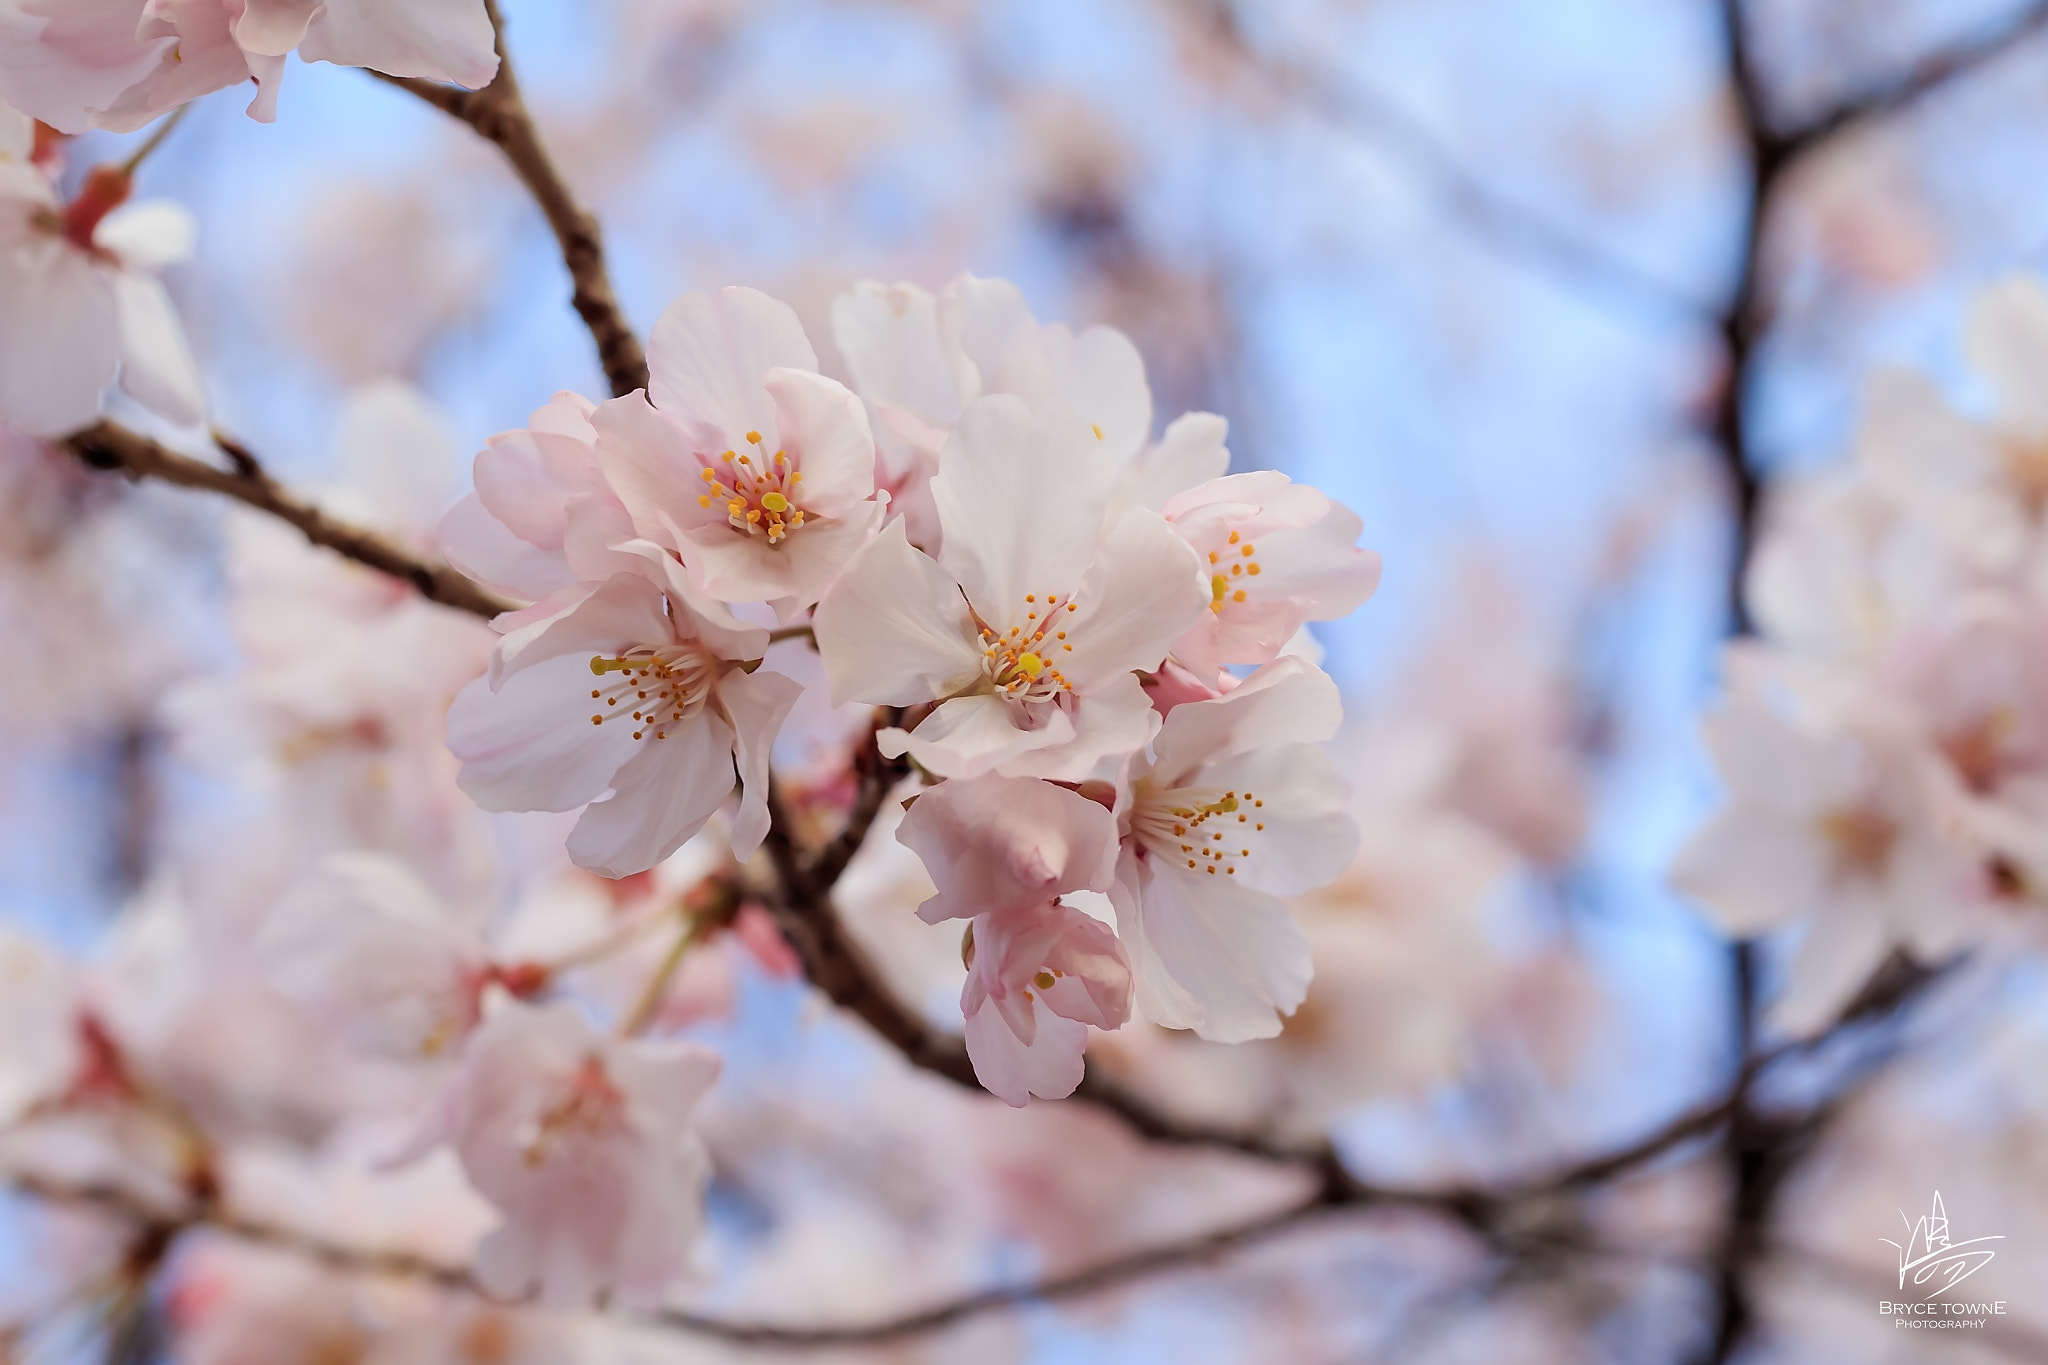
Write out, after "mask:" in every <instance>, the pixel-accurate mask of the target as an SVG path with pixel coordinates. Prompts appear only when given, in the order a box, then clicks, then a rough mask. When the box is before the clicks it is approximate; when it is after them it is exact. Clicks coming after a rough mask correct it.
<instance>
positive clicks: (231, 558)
mask: <svg viewBox="0 0 2048 1365" xmlns="http://www.w3.org/2000/svg"><path fill="white" fill-rule="evenodd" d="M338 444H339V447H340V454H341V457H342V463H343V465H344V469H345V478H344V480H343V481H342V482H341V483H340V484H339V485H338V486H335V487H332V488H328V489H323V490H321V495H320V496H321V502H322V504H323V506H326V507H328V508H330V509H332V510H333V511H335V512H336V513H337V514H338V515H343V516H347V517H349V518H351V519H354V520H357V521H361V522H365V523H368V524H370V525H374V526H376V527H378V528H379V529H382V530H385V531H387V532H388V533H389V534H392V535H393V536H395V537H396V538H397V539H399V540H400V541H401V542H402V543H405V544H408V545H411V546H414V547H417V548H421V549H424V548H426V546H427V545H428V544H429V543H430V536H431V529H432V527H433V524H434V520H435V518H436V517H438V516H439V515H440V513H441V511H442V509H443V508H444V507H445V506H446V498H447V485H448V482H449V478H450V475H451V473H452V462H453V450H452V447H451V444H450V442H449V440H448V437H447V435H446V433H445V432H444V431H443V430H442V429H441V427H440V423H439V419H438V417H437V416H436V415H435V413H434V411H433V409H432V408H431V407H430V406H429V405H428V404H427V402H426V400H425V399H424V398H423V397H422V396H421V395H420V394H418V393H417V392H416V391H415V390H413V389H412V388H410V386H407V385H403V384H397V383H387V384H378V385H370V386H366V387H364V388H362V389H359V390H357V391H356V392H354V393H353V394H351V395H350V397H349V400H348V402H347V404H346V405H345V406H344V409H343V413H342V420H341V428H340V433H339V441H338ZM227 530H228V573H229V580H230V585H231V590H232V594H233V600H232V607H231V610H232V618H233V624H234V627H235V633H236V637H237V643H238V644H239V645H240V647H241V654H242V667H241V668H240V669H239V670H238V671H237V672H235V673H233V674H228V675H224V676H220V677H216V678H208V679H202V680H197V681H194V682H193V683H190V684H188V685H186V686H184V687H182V688H180V689H178V690H177V691H176V692H174V693H173V694H172V695H171V697H170V698H169V699H168V701H167V705H166V708H165V709H166V712H167V715H168V717H169V720H170V723H171V727H172V730H173V733H174V736H175V738H176V742H177V744H178V746H179V748H180V749H181V750H182V751H183V752H184V753H185V754H186V755H188V756H189V757H191V758H193V759H195V760H197V761H198V762H200V763H201V764H202V765H204V766H206V767H208V768H211V769H214V770H216V771H225V772H228V773H231V774H233V775H234V776H236V777H237V778H238V779H240V780H241V781H242V782H243V783H245V784H246V785H247V786H249V787H251V788H260V789H263V790H264V795H265V806H266V809H267V810H268V811H269V812H270V813H271V815H272V817H273V818H272V819H271V820H270V821H269V822H268V823H267V827H266V830H265V837H264V838H263V839H262V840H261V841H260V847H259V849H258V850H257V851H255V852H253V853H250V852H246V851H245V852H244V853H243V856H238V857H236V858H234V859H217V860H215V861H216V863H217V864H218V865H219V866H220V867H221V868H222V869H227V868H234V869H238V870H244V871H249V872H253V871H255V870H256V868H257V866H258V865H259V864H261V863H263V862H265V861H268V862H269V863H270V864H272V866H270V867H269V868H267V869H264V875H263V876H261V877H259V878H258V880H260V881H264V882H265V883H266V884H265V885H262V886H259V887H255V888H252V895H251V897H250V906H251V909H252V911H254V912H256V913H266V914H267V913H268V911H269V910H270V908H271V906H272V904H274V898H275V896H276V895H277V894H278V892H280V891H282V889H283V887H284V886H285V885H286V884H288V883H289V882H291V881H294V880H296V879H297V878H298V877H299V876H300V875H302V874H303V873H304V871H305V869H306V868H307V867H308V866H310V865H311V863H313V862H314V861H317V860H318V859H319V858H320V857H322V856H324V855H325V854H327V853H330V852H335V851H339V850H345V849H371V850H378V851H382V852H386V853H390V854H393V855H395V856H397V857H399V858H401V859H403V860H404V861H405V862H406V863H407V865H408V866H410V867H411V868H412V869H413V870H414V871H415V872H416V873H417V874H419V875H420V876H421V877H422V878H423V879H424V880H425V881H426V882H427V884H428V885H430V886H432V887H433V888H434V889H435V891H436V892H438V893H439V894H441V895H442V896H444V897H447V898H449V899H451V900H454V901H457V902H463V901H467V900H469V899H470V898H473V897H475V896H479V895H484V894H488V892H489V890H490V889H491V884H492V883H493V882H494V880H495V877H496V875H497V872H496V866H495V861H494V860H493V859H492V857H491V854H490V851H489V848H488V846H487V839H486V835H485V832H484V830H483V828H482V821H481V817H480V816H479V814H478V812H477V810H476V807H475V805H474V804H473V803H472V802H471V801H470V800H469V798H467V797H466V796H464V795H463V793H462V791H461V789H460V788H459V787H457V786H456V783H455V775H456V767H457V765H456V763H455V760H454V759H453V758H451V757H450V755H449V754H448V752H447V749H446V748H445V746H444V745H443V743H442V736H443V732H444V729H445V725H446V714H447V709H448V704H449V701H450V700H451V699H452V698H453V697H454V696H455V694H456V692H457V691H458V690H459V689H460V688H461V687H462V685H463V684H464V683H466V682H467V681H469V680H470V679H472V678H474V677H476V676H477V674H478V673H480V672H481V671H483V669H484V667H485V665H486V662H487V660H488V659H489V657H490V649H491V642H492V639H493V636H492V634H491V631H490V629H489V627H487V626H485V625H484V624H483V623H482V622H480V621H477V620H475V619H474V618H472V617H470V616H468V615H467V614H466V613H460V612H454V611H450V610H448V609H447V608H446V607H443V606H440V605H438V604H436V603H433V602H429V601H427V600H426V599H425V598H423V597H421V596H420V595H419V594H418V593H417V592H415V591H413V590H412V589H411V588H409V587H407V586H406V585H404V584H403V583H400V582H398V581H397V580H395V579H392V578H390V577H388V576H387V575H384V574H380V573H377V572H376V571H374V570H371V569H367V568H364V567H363V566H361V565H359V564H356V563H353V562H352V561H349V560H346V559H343V558H342V557H341V556H340V555H337V554H335V553H334V552H332V551H330V550H326V549H322V548H320V547H318V546H313V545H308V544H307V543H306V540H305V537H303V536H302V535H300V534H299V533H298V532H297V531H296V530H294V529H292V528H291V527H288V526H285V525H282V524H281V523H278V522H276V521H274V520H272V519H270V518H266V517H259V516H255V515H253V514H252V515H248V516H237V517H234V518H232V519H231V520H230V521H229V522H228V526H227ZM250 927H251V929H253V927H254V926H253V925H252V926H250Z"/></svg>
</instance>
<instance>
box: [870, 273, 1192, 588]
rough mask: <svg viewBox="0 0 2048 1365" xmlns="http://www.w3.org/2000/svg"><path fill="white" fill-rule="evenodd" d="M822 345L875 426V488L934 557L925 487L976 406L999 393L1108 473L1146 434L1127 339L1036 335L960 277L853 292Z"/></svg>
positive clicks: (1139, 367) (995, 298)
mask: <svg viewBox="0 0 2048 1365" xmlns="http://www.w3.org/2000/svg"><path fill="white" fill-rule="evenodd" d="M832 337H833V340H834V341H835V342H837V343H838V346H839V351H840V354H841V355H842V356H844V357H845V359H846V367H847V370H848V371H849V372H850V373H851V374H852V376H853V385H854V389H855V391H856V392H858V393H859V394H860V396H861V397H862V398H863V399H865V400H866V401H867V404H868V406H869V409H870V410H871V411H872V412H873V413H874V416H875V430H876V448H877V451H878V453H879V455H880V457H881V467H882V473H881V476H880V477H879V479H878V480H877V482H879V483H880V484H881V485H882V486H883V487H884V488H886V489H887V490H888V491H889V494H890V497H891V505H892V506H893V507H894V508H895V509H896V510H897V511H899V512H900V513H901V514H902V515H903V516H904V518H905V520H906V522H907V523H908V525H907V527H906V529H907V532H908V534H909V538H910V543H911V544H913V545H915V546H917V547H918V548H920V549H922V550H925V551H926V552H928V553H933V554H936V553H937V552H938V549H939V544H940V537H941V534H942V532H941V527H940V524H939V517H938V509H937V507H936V506H935V505H934V504H933V502H932V497H931V480H932V476H933V475H934V474H936V473H937V472H938V469H939V454H940V450H941V448H942V447H943V446H944V445H945V442H946V436H947V435H948V433H950V432H951V431H952V429H953V428H954V427H955V426H957V425H959V422H960V416H961V414H962V413H963V412H965V411H966V409H967V406H968V404H970V403H972V402H973V401H974V400H975V399H977V398H980V397H983V396H985V395H987V394H992V393H1007V394H1011V395H1014V396H1016V397H1018V398H1021V399H1023V400H1024V402H1025V403H1026V404H1027V405H1029V406H1030V407H1031V408H1032V409H1034V410H1038V409H1041V408H1044V409H1049V410H1053V411H1057V412H1060V413H1062V414H1065V415H1067V416H1070V417H1072V418H1075V419H1078V420H1079V421H1080V422H1081V423H1082V424H1084V425H1087V426H1090V427H1092V428H1093V429H1094V430H1095V432H1096V433H1097V435H1098V436H1099V438H1100V439H1101V441H1102V448H1101V451H1100V456H1101V458H1102V459H1104V460H1106V461H1108V462H1109V463H1110V464H1112V465H1114V466H1117V467H1121V466H1123V465H1125V464H1127V463H1129V462H1130V461H1131V459H1132V458H1133V457H1134V456H1135V455H1136V454H1137V452H1138V450H1139V447H1140V446H1141V445H1142V444H1143V443H1144V441H1145V438H1146V437H1147V436H1148V435H1150V433H1151V426H1152V393H1151V390H1150V389H1149V388H1148V387H1147V386H1146V383H1145V362H1144V361H1143V360H1142V359H1141V358H1140V357H1139V355H1138V351H1137V348H1136V347H1134V346H1133V345H1131V342H1130V338H1128V337H1126V336H1125V335H1124V334H1123V333H1121V332H1119V331H1116V330H1115V329H1114V328H1109V327H1091V328H1089V329H1087V330H1086V331H1084V332H1082V333H1081V334H1080V335H1079V336H1076V335H1074V333H1073V332H1072V331H1071V330H1069V329H1068V328H1066V327H1065V326H1062V325H1060V324H1058V323H1040V322H1038V321H1037V320H1036V319H1035V318H1033V317H1032V315H1031V310H1030V308H1029V306H1028V305H1026V303H1025V302H1024V296H1023V294H1022V293H1021V292H1019V290H1018V289H1017V286H1015V285H1014V284H1011V283H1010V282H1009V281H1008V280H995V279H977V278H976V277H975V276H973V275H961V276H959V277H958V278H957V279H954V280H953V281H951V282H950V283H948V284H947V285H946V286H945V288H943V289H941V290H940V291H939V293H938V294H937V295H933V294H931V293H930V292H929V291H927V290H925V289H923V288H921V287H919V286H917V285H915V284H895V285H886V284H883V283H881V282H880V281H877V280H862V281H861V282H860V283H858V284H856V285H855V286H854V287H853V289H852V290H851V291H850V292H848V293H845V294H841V295H840V296H839V297H838V298H837V299H835V300H834V301H833V304H832ZM1211 420H1212V421H1215V422H1218V423H1220V421H1221V419H1220V418H1216V419H1211ZM1190 430H1192V428H1190ZM1216 444H1217V446H1218V447H1219V448H1220V445H1221V439H1220V434H1219V436H1218V438H1217V442H1216ZM1227 459H1228V457H1227V456H1225V460H1226V461H1227ZM1213 472H1214V473H1216V474H1221V473H1222V472H1223V470H1222V468H1221V467H1217V468H1215V469H1214V471H1213ZM1175 491H1178V490H1175Z"/></svg>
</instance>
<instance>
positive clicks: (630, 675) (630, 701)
mask: <svg viewBox="0 0 2048 1365" xmlns="http://www.w3.org/2000/svg"><path fill="white" fill-rule="evenodd" d="M725 667H726V661H725V660H723V659H721V658H719V657H718V656H717V655H715V654H710V653H707V652H705V651H704V650H703V649H702V648H700V647H699V646H698V645H697V644H696V643H695V642H694V641H688V640H686V641H683V642H682V643H680V644H673V645H662V646H661V647H659V648H656V647H654V646H652V645H640V646H638V647H636V648H634V649H629V650H626V651H625V652H623V653H621V654H619V655H618V656H617V657H616V658H606V657H605V656H603V655H602V654H600V655H597V656H596V657H594V658H592V659H591V661H590V671H591V672H592V673H595V674H596V675H597V676H598V677H600V678H606V679H610V681H608V682H607V683H606V684H605V685H604V686H602V687H593V688H591V689H590V698H591V700H592V701H601V702H603V704H604V708H605V709H604V710H602V711H598V712H595V713H593V714H592V715H591V717H590V723H591V724H592V725H605V724H608V723H610V722H612V721H616V720H620V719H621V718H626V719H630V720H631V722H632V724H633V738H635V739H645V738H647V737H648V736H649V735H652V736H653V737H654V738H655V739H667V738H668V727H669V726H671V725H680V724H682V723H683V721H685V720H687V719H688V718H689V717H690V716H691V714H692V713H694V712H696V711H697V710H699V709H701V708H702V707H703V705H704V702H705V699H706V698H708V697H709V696H710V695H711V689H712V687H713V686H714V685H715V684H716V683H717V682H718V679H719V676H720V675H721V674H722V673H724V671H725ZM613 674H617V675H618V676H617V677H616V678H613V677H612V675H613ZM621 705H624V706H625V708H626V709H625V710H623V711H621V710H619V707H620V706H621Z"/></svg>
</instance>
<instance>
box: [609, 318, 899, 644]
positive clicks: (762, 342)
mask: <svg viewBox="0 0 2048 1365" xmlns="http://www.w3.org/2000/svg"><path fill="white" fill-rule="evenodd" d="M647 365H648V370H649V372H650V374H651V376H652V378H651V379H650V381H649V383H648V387H647V393H646V397H645V398H644V399H643V398H640V397H635V396H628V397H626V398H622V399H617V400H614V401H612V402H610V403H607V404H605V405H604V406H603V407H602V408H600V409H598V411H597V413H596V414H595V417H594V419H593V420H594V422H595V425H596V428H597V433H598V440H597V455H598V462H599V465H600V467H601V468H602V469H603V471H604V475H605V478H606V479H607V480H608V481H609V483H610V484H611V487H612V488H613V490H614V491H615V492H616V493H617V495H618V497H619V499H620V500H621V501H622V502H623V503H624V505H625V507H626V510H627V512H628V513H629V514H630V515H631V518H632V522H633V525H634V527H635V528H636V529H637V530H638V532H639V534H640V535H641V536H643V537H645V538H646V539H647V540H649V541H651V542H653V543H655V544H657V545H660V546H661V547H663V548H664V549H666V550H668V551H671V552H673V553H674V554H675V555H677V556H678V557H679V558H680V559H681V561H682V563H683V564H684V565H685V566H687V567H688V569H689V570H690V573H691V575H692V576H693V578H694V579H695V580H696V581H697V582H699V583H701V584H702V585H703V588H704V590H705V591H706V592H708V593H709V594H710V595H712V596H713V597H716V598H718V599H720V600H722V601H726V602H769V603H772V604H774V605H775V607H776V610H777V612H778V613H779V614H780V615H781V616H782V617H783V619H785V620H790V619H794V617H795V616H796V615H797V614H798V613H799V612H800V611H801V610H802V609H803V608H804V607H807V606H809V605H811V604H812V603H813V602H815V601H817V600H818V596H819V594H820V593H822V592H823V591H824V590H825V587H826V585H827V584H829V583H830V582H831V581H832V578H833V576H834V575H836V574H837V573H838V572H839V570H840V568H841V567H842V566H843V565H844V564H845V563H846V561H847V559H848V557H849V556H851V555H852V554H853V552H854V551H855V550H857V549H858V548H859V547H860V545H861V543H862V542H863V541H864V540H866V539H867V537H868V534H869V533H870V531H872V530H873V528H874V526H875V523H876V522H877V520H878V519H879V518H880V516H881V513H882V507H881V504H880V503H879V502H877V501H876V500H875V497H874V493H875V447H874V440H873V438H872V436H871V435H870V434H869V431H868V420H867V413H866V412H865V411H864V410H863V409H862V407H861V405H860V400H859V399H857V398H855V397H854V396H853V394H851V393H849V392H848V391H847V390H846V388H845V387H844V386H843V385H841V384H840V383H838V382H837V381H836V380H832V379H827V378H825V377H824V376H823V375H821V374H819V373H818V372H817V370H818V362H817V356H816V354H815V353H814V352H813V351H812V350H811V343H810V341H809V340H808V339H807V338H806V337H805V336H804V331H803V326H802V324H801V323H799V322H798V321H797V317H796V314H795V313H794V312H793V311H791V309H790V307H789V306H788V305H787V304H784V303H779V302H777V301H776V300H774V299H771V298H769V297H768V296H767V295H766V294H763V293H761V292H759V291H758V290H753V289H742V288H737V287H735V288H728V289H722V290H720V291H719V292H718V293H716V294H709V295H706V294H690V295H686V296H685V297H683V298H681V299H679V300H677V301H676V302H675V303H673V304H671V305H670V306H669V309H668V311H667V312H665V313H663V314H662V315H661V320H660V321H659V322H657V323H656V324H655V325H654V330H653V332H652V333H651V334H650V335H649V337H648V341H647Z"/></svg>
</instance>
